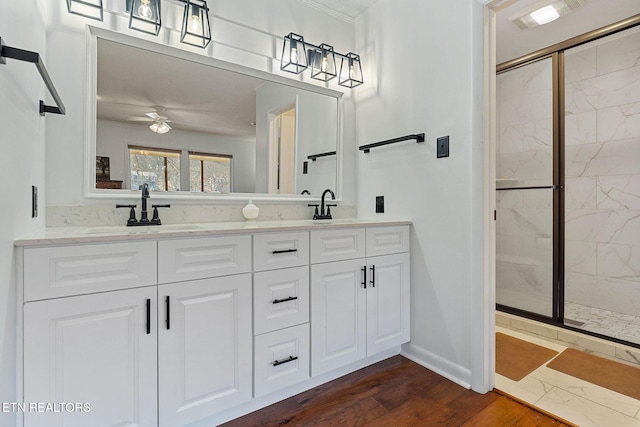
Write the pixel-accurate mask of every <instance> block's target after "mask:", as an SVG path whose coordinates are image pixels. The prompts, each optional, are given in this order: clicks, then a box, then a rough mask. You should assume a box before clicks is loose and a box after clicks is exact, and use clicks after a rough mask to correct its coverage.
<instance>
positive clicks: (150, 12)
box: [127, 0, 162, 36]
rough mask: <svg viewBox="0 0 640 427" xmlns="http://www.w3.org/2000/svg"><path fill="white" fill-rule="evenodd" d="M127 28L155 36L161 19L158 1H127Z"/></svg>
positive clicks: (158, 30)
mask: <svg viewBox="0 0 640 427" xmlns="http://www.w3.org/2000/svg"><path fill="white" fill-rule="evenodd" d="M127 11H128V12H129V28H131V29H132V30H136V31H141V32H143V33H148V34H153V35H154V36H157V35H158V33H159V32H160V26H161V24H162V18H161V13H160V0H127Z"/></svg>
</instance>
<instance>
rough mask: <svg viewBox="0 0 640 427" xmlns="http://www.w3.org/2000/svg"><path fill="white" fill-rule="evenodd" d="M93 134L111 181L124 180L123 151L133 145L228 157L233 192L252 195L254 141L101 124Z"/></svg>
mask: <svg viewBox="0 0 640 427" xmlns="http://www.w3.org/2000/svg"><path fill="white" fill-rule="evenodd" d="M96 133H97V135H98V144H96V155H98V156H106V157H109V168H110V171H111V179H114V180H122V181H125V180H126V179H127V173H128V163H127V157H128V155H129V151H128V149H127V147H128V146H129V145H136V146H142V147H151V148H170V149H173V150H188V151H193V152H196V153H211V154H226V155H228V156H232V157H233V163H232V171H231V172H232V174H233V178H232V179H233V185H234V191H235V192H237V193H253V192H254V191H255V145H256V144H255V141H246V140H239V139H233V138H228V137H224V136H214V135H208V134H204V133H198V132H189V131H181V130H178V129H174V130H172V131H171V132H168V133H166V134H164V135H159V134H156V133H153V132H151V131H150V130H149V128H148V126H136V125H126V124H122V123H115V122H108V121H104V120H100V121H98V123H97V129H96ZM125 171H126V172H125ZM125 182H128V181H125Z"/></svg>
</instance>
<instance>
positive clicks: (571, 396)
mask: <svg viewBox="0 0 640 427" xmlns="http://www.w3.org/2000/svg"><path fill="white" fill-rule="evenodd" d="M496 332H502V333H504V334H507V335H511V336H513V337H515V338H519V339H522V340H525V341H529V342H532V343H535V344H538V345H542V346H544V347H547V348H551V349H553V350H556V351H558V352H559V353H560V352H562V351H563V350H564V349H566V348H567V347H565V346H563V345H561V344H558V343H555V342H550V341H546V340H544V339H542V338H538V337H533V336H531V335H527V334H524V333H520V332H518V331H513V330H511V329H507V328H504V327H502V326H496ZM495 383H496V384H495V388H496V389H498V390H502V391H504V392H505V393H508V394H510V395H512V396H514V397H517V398H518V399H521V400H523V401H525V402H527V403H530V404H532V405H533V406H536V407H538V408H540V409H543V410H545V411H547V412H550V413H552V414H555V415H557V416H558V417H561V418H563V419H565V420H567V421H570V422H572V423H574V424H577V425H579V426H581V427H591V426H593V427H609V426H616V427H622V426H635V427H640V400H636V399H632V398H630V397H628V396H625V395H622V394H620V393H616V392H614V391H611V390H608V389H606V388H603V387H599V386H596V385H594V384H591V383H588V382H586V381H583V380H580V379H578V378H574V377H571V376H569V375H566V374H563V373H561V372H558V371H555V370H553V369H550V368H547V367H546V366H544V365H543V366H541V367H539V368H538V369H536V370H535V371H533V372H532V373H531V374H529V375H528V376H526V377H525V378H523V379H522V380H520V381H517V382H516V381H512V380H510V379H508V378H506V377H503V376H501V375H498V374H496V378H495Z"/></svg>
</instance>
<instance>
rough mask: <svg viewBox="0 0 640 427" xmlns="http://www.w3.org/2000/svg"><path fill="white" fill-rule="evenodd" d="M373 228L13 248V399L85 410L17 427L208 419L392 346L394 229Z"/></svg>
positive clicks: (403, 285)
mask: <svg viewBox="0 0 640 427" xmlns="http://www.w3.org/2000/svg"><path fill="white" fill-rule="evenodd" d="M376 224H377V225H370V224H369V223H366V224H364V223H363V224H354V225H340V224H336V225H337V226H331V225H324V224H318V223H315V222H311V221H308V222H306V223H305V224H304V225H303V226H291V225H290V224H284V225H283V226H284V227H287V229H285V230H283V229H280V227H279V226H278V227H273V226H270V227H269V226H268V225H267V226H266V227H269V229H268V230H260V229H254V228H252V229H251V230H250V231H249V230H246V229H245V228H244V227H242V226H240V227H239V228H238V229H230V230H231V231H227V230H224V231H219V230H218V228H216V229H215V230H213V231H211V232H203V233H202V235H200V234H195V233H194V234H193V235H185V234H177V235H172V234H170V233H162V232H159V233H158V234H155V233H154V234H151V233H144V234H143V235H137V234H135V233H132V234H131V235H124V236H123V237H122V239H120V240H113V241H112V240H111V239H109V238H108V239H106V241H97V240H98V239H97V238H96V237H95V236H93V235H89V236H88V237H87V236H85V237H84V240H83V236H82V235H80V236H74V237H67V238H66V239H61V240H60V241H56V240H55V239H49V238H44V239H43V240H42V241H38V242H37V243H34V242H33V241H31V240H28V239H27V240H25V241H24V242H23V244H22V246H24V247H21V245H20V244H17V246H18V252H17V259H18V266H19V269H18V277H19V284H20V285H21V286H20V287H19V288H18V303H19V310H20V324H21V326H22V327H21V329H20V330H19V331H18V341H19V343H18V348H19V349H20V350H19V355H18V357H19V361H20V363H19V364H18V368H19V369H18V376H19V381H18V384H19V387H18V388H19V394H20V395H19V397H18V401H22V402H25V403H32V402H33V403H42V404H47V403H49V404H56V403H58V404H60V403H65V402H67V403H69V402H71V403H74V404H76V403H77V404H83V403H86V404H88V405H89V409H90V410H89V411H84V412H83V411H75V412H74V413H68V412H64V411H62V412H61V411H57V412H55V411H46V412H37V411H26V412H25V413H24V415H23V417H22V419H21V421H22V426H24V427H33V426H36V427H39V426H64V427H66V426H105V427H106V426H116V425H127V426H140V427H145V426H150V427H157V426H168V427H174V426H186V425H217V424H220V423H222V422H225V421H228V420H229V419H231V418H234V417H237V416H239V415H241V414H243V413H248V412H251V411H253V410H255V409H257V408H258V407H262V406H265V405H268V404H271V403H274V402H276V401H279V400H282V399H284V398H287V397H290V396H291V395H293V394H296V393H299V392H301V391H303V390H307V389H309V388H310V387H315V386H317V385H319V384H321V383H322V382H324V381H328V380H331V379H334V378H337V377H338V376H340V375H344V373H345V372H346V371H348V370H355V369H360V368H362V367H365V366H367V365H368V364H371V363H374V362H376V361H379V360H382V359H384V358H386V357H389V356H391V355H393V354H397V351H399V350H398V349H399V346H400V344H402V343H405V342H407V341H408V340H409V226H408V225H406V224H407V223H406V222H405V223H401V224H402V225H397V224H398V223H396V224H393V225H388V224H380V223H376ZM218 227H219V226H218ZM111 238H113V237H111ZM347 365H348V368H345V366H347ZM339 368H340V369H339ZM319 374H325V375H323V376H318V375H319Z"/></svg>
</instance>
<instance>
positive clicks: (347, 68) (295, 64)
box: [280, 33, 364, 88]
mask: <svg viewBox="0 0 640 427" xmlns="http://www.w3.org/2000/svg"><path fill="white" fill-rule="evenodd" d="M307 48H308V49H309V50H308V52H309V62H310V63H311V77H312V78H314V79H316V80H322V81H325V82H328V81H329V80H331V79H333V78H334V77H336V75H337V73H336V55H337V56H340V57H341V58H342V63H341V65H340V78H339V79H338V84H339V85H340V86H344V87H348V88H354V87H356V86H359V85H361V84H362V83H364V80H363V78H362V66H361V64H360V56H358V55H356V54H355V53H348V54H346V55H343V54H341V53H339V52H335V51H334V50H333V46H330V45H328V44H325V43H322V44H321V45H320V46H316V45H314V44H311V43H308V42H305V41H304V38H303V37H302V36H301V35H299V34H295V33H289V34H287V35H286V36H285V37H284V45H283V46H282V57H281V58H280V69H281V70H282V71H287V72H289V73H294V74H300V73H302V72H303V71H304V70H306V69H307V67H308V64H309V62H307Z"/></svg>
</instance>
